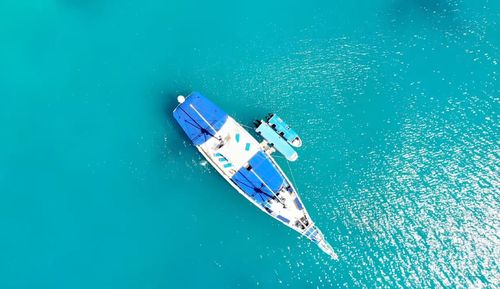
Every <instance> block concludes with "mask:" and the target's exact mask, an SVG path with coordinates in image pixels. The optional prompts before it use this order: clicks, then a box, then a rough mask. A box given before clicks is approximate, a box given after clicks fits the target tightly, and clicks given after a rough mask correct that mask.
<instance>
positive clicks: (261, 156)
mask: <svg viewBox="0 0 500 289" xmlns="http://www.w3.org/2000/svg"><path fill="white" fill-rule="evenodd" d="M248 163H249V165H250V166H249V169H247V168H245V167H242V168H241V169H240V170H239V171H238V172H237V173H236V174H235V175H234V176H233V177H232V181H234V182H235V183H236V184H237V185H238V187H240V188H241V189H242V190H243V191H244V192H245V193H246V194H247V195H249V196H250V197H251V198H252V199H254V200H255V201H256V202H257V203H259V204H261V203H264V202H266V201H267V200H269V199H270V198H272V197H273V196H274V195H275V194H276V193H277V192H278V191H279V189H280V188H281V185H282V184H283V182H284V181H285V180H284V178H283V176H282V175H281V173H280V172H279V171H278V169H277V168H276V167H275V166H274V165H273V164H272V162H271V160H270V159H269V158H268V157H267V155H266V154H265V153H263V152H262V151H259V152H257V153H256V154H255V155H254V156H253V157H252V158H251V159H250V161H249V162H248Z"/></svg>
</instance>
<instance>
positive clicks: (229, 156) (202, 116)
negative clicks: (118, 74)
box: [173, 92, 337, 259]
mask: <svg viewBox="0 0 500 289" xmlns="http://www.w3.org/2000/svg"><path fill="white" fill-rule="evenodd" d="M177 99H178V101H179V105H178V106H177V107H176V108H175V109H174V111H173V114H174V118H175V119H176V120H177V122H178V123H179V125H180V126H181V127H182V129H183V130H184V132H185V133H186V134H187V136H188V137H189V139H190V140H191V141H192V143H193V144H194V146H195V147H196V148H197V149H198V151H199V152H200V153H201V154H202V155H203V156H204V157H205V158H206V159H207V161H208V162H209V163H210V164H211V165H212V166H213V167H214V168H215V170H217V172H218V173H219V174H220V175H221V176H222V177H224V179H226V181H227V182H228V183H229V184H230V185H231V186H232V187H233V188H234V189H235V190H236V191H238V192H239V193H240V194H241V195H242V196H244V197H245V198H246V199H247V200H248V201H250V202H251V203H252V204H254V205H255V206H256V207H258V208H259V209H261V210H262V211H263V212H265V213H266V214H268V215H269V216H271V217H273V218H274V219H276V220H278V221H279V222H281V223H282V224H284V225H286V226H288V227H290V228H292V229H293V230H295V231H297V232H298V233H299V234H301V235H303V236H305V237H306V238H308V239H310V240H311V241H313V242H314V243H316V244H317V245H318V246H319V247H320V248H321V250H323V251H324V252H325V253H327V254H328V255H330V256H331V257H332V258H334V259H337V255H336V254H335V252H334V251H333V248H332V247H331V246H330V244H329V243H328V242H327V241H326V240H325V238H324V235H323V233H322V232H321V231H320V230H319V229H318V227H317V226H316V225H315V224H314V222H313V221H312V220H311V217H310V216H309V214H308V213H307V210H306V208H305V207H304V205H303V203H302V200H301V199H300V197H299V195H298V193H297V190H296V189H295V188H294V186H293V184H292V183H291V182H290V180H289V179H288V177H287V176H286V175H285V173H284V172H283V171H282V170H281V168H280V167H279V165H278V164H277V163H276V161H275V160H274V158H273V157H272V156H271V153H272V152H273V151H274V150H273V149H272V148H271V147H269V146H268V144H267V142H266V141H263V142H261V143H259V142H258V141H257V140H256V139H255V138H254V137H253V136H252V135H250V134H249V133H248V132H247V131H246V130H245V129H244V128H243V127H242V126H241V125H240V124H239V123H238V122H236V121H235V120H234V119H233V118H232V117H230V116H228V115H227V114H226V113H225V112H224V111H223V110H222V109H220V108H219V107H218V106H216V105H215V104H213V103H212V102H211V101H209V100H208V99H207V98H206V97H204V96H203V95H201V94H200V93H197V92H193V93H191V94H190V95H189V96H188V97H187V98H185V97H183V96H179V97H178V98H177Z"/></svg>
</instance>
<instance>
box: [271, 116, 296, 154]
mask: <svg viewBox="0 0 500 289" xmlns="http://www.w3.org/2000/svg"><path fill="white" fill-rule="evenodd" d="M266 121H267V123H268V124H269V126H271V127H272V128H273V129H274V130H275V131H276V132H277V133H278V134H279V135H280V136H281V137H282V138H284V139H285V140H286V141H287V142H288V143H289V144H291V145H293V146H294V147H301V146H302V140H301V139H300V137H299V135H298V134H297V133H296V132H295V131H294V130H293V129H291V128H290V126H288V124H286V122H284V121H283V119H281V118H280V117H279V116H278V115H277V114H275V113H270V114H269V115H268V116H267V118H266Z"/></svg>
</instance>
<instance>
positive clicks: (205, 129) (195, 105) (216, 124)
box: [174, 92, 227, 145]
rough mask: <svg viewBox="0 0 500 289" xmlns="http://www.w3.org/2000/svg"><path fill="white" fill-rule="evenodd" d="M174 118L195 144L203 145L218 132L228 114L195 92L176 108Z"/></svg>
mask: <svg viewBox="0 0 500 289" xmlns="http://www.w3.org/2000/svg"><path fill="white" fill-rule="evenodd" d="M174 118H175V119H176V120H177V122H178V123H179V124H180V126H181V127H182V129H183V130H184V132H185V133H186V134H187V136H188V137H189V139H190V140H191V141H192V142H193V144H194V145H201V144H203V143H204V142H206V141H207V140H208V139H210V138H212V137H214V136H215V135H216V134H217V131H219V130H220V128H221V127H222V126H223V125H224V123H225V122H226V119H227V114H226V113H225V112H224V111H223V110H222V109H220V108H219V107H218V106H216V105H215V104H213V103H212V102H211V101H210V100H208V99H207V98H206V97H204V96H203V95H201V94H200V93H199V92H193V93H191V94H190V95H189V96H188V97H187V98H186V100H185V101H184V102H183V103H181V104H179V106H177V107H176V108H175V110H174Z"/></svg>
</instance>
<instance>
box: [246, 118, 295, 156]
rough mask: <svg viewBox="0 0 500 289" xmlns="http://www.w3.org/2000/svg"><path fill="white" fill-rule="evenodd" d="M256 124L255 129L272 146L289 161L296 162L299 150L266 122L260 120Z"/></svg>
mask: <svg viewBox="0 0 500 289" xmlns="http://www.w3.org/2000/svg"><path fill="white" fill-rule="evenodd" d="M255 125H256V128H255V131H256V132H257V133H258V134H259V135H260V136H262V137H263V138H264V139H265V140H266V141H267V142H268V145H269V146H270V147H272V148H274V149H276V150H277V151H278V152H280V153H281V154H282V155H283V156H284V157H285V158H286V159H287V160H289V161H292V162H294V161H296V160H297V158H298V157H299V155H298V154H297V152H296V151H295V150H294V149H293V148H292V147H291V146H290V145H289V144H288V143H287V142H286V141H285V140H284V139H283V138H281V137H280V136H279V135H278V134H277V133H276V131H274V130H273V129H272V128H271V127H270V126H269V125H268V124H267V123H266V122H263V121H260V120H258V121H256V122H255Z"/></svg>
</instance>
